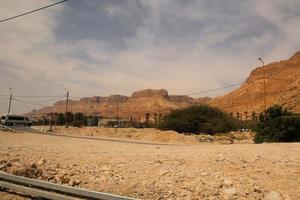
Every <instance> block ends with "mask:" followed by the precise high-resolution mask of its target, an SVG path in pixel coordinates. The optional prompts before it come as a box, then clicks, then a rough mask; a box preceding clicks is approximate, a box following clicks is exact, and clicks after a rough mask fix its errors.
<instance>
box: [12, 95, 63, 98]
mask: <svg viewBox="0 0 300 200" xmlns="http://www.w3.org/2000/svg"><path fill="white" fill-rule="evenodd" d="M65 96H66V95H56V96H26V95H24V96H20V95H14V97H18V98H29V99H35V98H38V99H43V98H63V97H65Z"/></svg>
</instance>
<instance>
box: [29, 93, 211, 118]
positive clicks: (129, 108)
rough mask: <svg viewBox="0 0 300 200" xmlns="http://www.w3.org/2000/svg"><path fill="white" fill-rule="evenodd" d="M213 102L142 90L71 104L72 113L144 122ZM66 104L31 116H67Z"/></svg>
mask: <svg viewBox="0 0 300 200" xmlns="http://www.w3.org/2000/svg"><path fill="white" fill-rule="evenodd" d="M209 100H211V99H210V98H209V97H204V98H197V99H194V98H191V97H188V96H184V95H183V96H178V95H169V94H168V92H167V90H165V89H159V90H152V89H147V90H142V91H137V92H134V93H133V94H132V95H131V96H130V97H127V96H122V95H111V96H108V97H101V96H94V97H84V98H81V99H80V100H79V101H74V100H70V101H69V111H70V112H83V113H85V114H89V115H98V116H104V117H109V118H115V117H117V113H118V116H119V117H120V118H130V117H134V118H136V119H138V118H139V117H140V118H141V119H142V120H143V119H144V118H145V114H146V113H150V116H152V117H153V116H154V114H165V113H168V112H170V111H171V110H173V109H178V108H184V107H187V106H190V105H195V104H203V103H207V102H208V101H209ZM65 104H66V102H65V101H59V102H56V103H55V104H54V105H53V106H49V107H45V108H42V109H40V110H38V111H36V112H32V113H30V115H31V116H35V117H40V116H43V115H45V114H47V113H50V112H57V113H60V112H62V113H63V112H64V111H65Z"/></svg>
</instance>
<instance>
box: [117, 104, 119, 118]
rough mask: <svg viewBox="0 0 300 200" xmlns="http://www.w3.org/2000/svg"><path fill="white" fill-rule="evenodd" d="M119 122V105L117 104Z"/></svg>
mask: <svg viewBox="0 0 300 200" xmlns="http://www.w3.org/2000/svg"><path fill="white" fill-rule="evenodd" d="M117 120H118V121H119V104H117Z"/></svg>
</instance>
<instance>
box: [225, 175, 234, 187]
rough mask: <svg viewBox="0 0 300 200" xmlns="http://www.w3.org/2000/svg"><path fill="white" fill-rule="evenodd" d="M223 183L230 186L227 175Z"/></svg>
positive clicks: (230, 182)
mask: <svg viewBox="0 0 300 200" xmlns="http://www.w3.org/2000/svg"><path fill="white" fill-rule="evenodd" d="M224 184H225V185H226V186H232V180H231V178H228V177H226V178H224Z"/></svg>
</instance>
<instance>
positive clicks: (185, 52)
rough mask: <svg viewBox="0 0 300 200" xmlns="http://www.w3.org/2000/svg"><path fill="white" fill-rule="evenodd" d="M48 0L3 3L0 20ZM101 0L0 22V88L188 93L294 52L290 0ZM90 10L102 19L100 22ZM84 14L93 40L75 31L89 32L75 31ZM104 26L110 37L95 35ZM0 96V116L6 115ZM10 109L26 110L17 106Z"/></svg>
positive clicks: (294, 11)
mask: <svg viewBox="0 0 300 200" xmlns="http://www.w3.org/2000/svg"><path fill="white" fill-rule="evenodd" d="M50 2H53V1H46V0H43V1H38V0H28V1H26V4H21V3H20V2H19V1H17V0H11V1H3V2H1V3H0V17H1V18H5V17H7V16H12V15H15V14H16V13H21V12H23V11H27V10H31V9H33V8H37V7H40V6H43V5H46V4H49V3H50ZM101 2H102V1H101ZM101 2H99V4H100V3H101ZM103 2H105V4H104V5H102V4H101V5H100V6H99V7H96V8H95V10H96V11H95V12H94V11H93V10H92V9H94V8H93V7H87V9H86V10H85V13H83V10H84V9H83V10H79V9H77V10H76V8H77V7H74V6H79V7H84V6H88V4H89V1H86V4H80V3H81V2H80V1H73V2H72V1H68V2H67V3H65V4H61V5H60V6H57V7H52V8H51V9H48V10H44V11H42V12H39V13H35V14H32V15H28V16H25V17H22V18H19V19H15V20H12V21H9V22H5V23H1V24H0V43H1V46H2V47H5V48H1V49H0V73H1V75H0V94H3V93H7V91H8V88H9V87H12V88H13V92H14V93H16V94H20V95H56V94H63V93H64V90H63V89H62V87H61V86H60V85H64V86H65V87H67V88H68V89H69V90H70V91H71V95H72V96H87V95H90V96H91V95H108V94H116V93H121V94H127V95H128V94H130V93H131V92H133V91H135V90H138V89H144V88H166V89H168V90H169V91H170V93H180V94H184V93H193V92H194V91H199V90H206V89H210V88H216V87H220V86H222V85H224V83H228V84H230V83H234V82H238V81H240V80H241V79H244V78H246V76H247V75H248V73H249V72H250V71H251V70H252V69H253V68H254V67H255V66H257V65H259V63H258V62H257V57H260V56H264V57H265V58H266V61H273V60H277V59H282V58H287V57H288V56H290V55H291V54H292V53H293V52H294V51H296V50H299V48H300V46H299V45H300V42H299V35H300V29H299V28H298V27H299V22H300V18H299V17H300V14H299V13H298V10H299V7H300V5H299V4H300V3H299V1H296V0H287V1H280V0H276V1H273V0H267V1H263V2H261V1H258V0H257V1H250V0H248V1H243V2H241V1H236V0H231V1H226V2H224V1H217V0H210V1H208V0H198V1H185V3H182V1H176V0H164V1H146V0H143V1H129V0H128V1H126V2H125V3H124V1H122V2H119V3H113V2H110V1H103ZM93 3H95V2H93ZM102 8H103V9H102ZM72 9H73V10H72ZM80 12H81V13H80ZM101 12H104V13H101ZM68 13H71V14H72V17H69V18H68V16H67V15H68ZM76 14H78V15H76ZM97 14H104V15H103V16H107V17H108V19H106V20H107V21H101V20H100V16H98V15H97ZM74 16H75V17H77V18H73V17H74ZM86 16H88V17H89V18H88V19H89V21H88V22H89V23H101V24H100V25H101V26H99V27H100V28H99V37H98V38H97V37H96V38H94V37H93V38H91V37H84V35H85V34H86V33H89V31H90V30H89V29H83V28H81V27H82V26H83V25H85V24H84V21H80V20H82V18H83V17H86ZM103 16H102V15H101V17H103ZM91 17H94V18H95V20H94V21H93V22H90V18H91ZM97 17H99V20H97V19H98V18H97ZM63 20H67V21H66V22H65V24H64V23H63ZM110 20H111V21H110ZM79 21H80V23H79ZM68 24H70V26H72V27H73V28H74V27H76V29H74V30H76V31H78V32H79V33H81V36H82V37H83V38H80V39H76V38H73V37H71V34H72V33H71V32H69V34H70V35H68V34H67V33H68V32H66V33H64V35H63V37H62V35H59V34H58V32H59V31H58V30H61V29H67V27H66V26H67V25H68ZM92 25H96V24H92ZM97 25H98V24H97ZM112 27H114V30H117V32H116V34H113V35H109V34H108V35H101V34H100V33H101V32H103V31H105V30H106V29H109V28H112ZM72 30H73V29H72ZM123 32H126V34H122V33H123ZM128 32H130V33H131V34H127V33H128ZM93 35H95V36H97V32H95V33H93ZM62 38H67V39H66V40H64V39H62ZM115 41H121V42H122V44H119V46H118V43H116V42H115ZM112 44H114V45H116V44H117V45H116V46H112ZM221 92H222V91H221ZM221 92H219V93H213V94H204V95H218V94H221ZM3 101H4V100H1V101H0V105H1V106H0V112H5V111H6V107H7V105H6V102H5V101H4V104H2V102H3ZM32 106H33V107H34V105H32ZM14 109H15V110H14V111H16V112H24V111H28V108H27V107H24V106H23V105H19V106H18V105H17V104H16V105H15V106H14Z"/></svg>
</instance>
